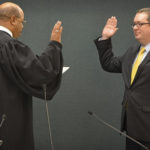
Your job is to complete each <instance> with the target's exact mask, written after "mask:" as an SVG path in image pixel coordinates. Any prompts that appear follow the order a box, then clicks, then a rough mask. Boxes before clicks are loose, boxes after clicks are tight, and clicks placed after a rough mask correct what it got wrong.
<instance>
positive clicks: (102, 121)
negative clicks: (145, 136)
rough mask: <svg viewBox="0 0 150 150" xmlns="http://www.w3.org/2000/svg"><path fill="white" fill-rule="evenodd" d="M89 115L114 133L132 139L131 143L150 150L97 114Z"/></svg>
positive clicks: (89, 112) (90, 113) (91, 113)
mask: <svg viewBox="0 0 150 150" xmlns="http://www.w3.org/2000/svg"><path fill="white" fill-rule="evenodd" d="M88 114H89V115H91V116H94V117H95V118H96V120H97V121H98V122H100V123H102V124H104V125H106V126H107V127H109V128H111V129H113V130H114V131H116V132H118V133H119V134H121V135H123V136H125V137H126V138H128V139H130V140H131V141H133V142H135V143H136V144H138V145H140V146H141V147H143V148H144V149H145V150H149V149H148V147H146V146H145V145H143V144H142V143H140V142H139V141H137V140H135V139H134V138H132V137H131V136H129V135H127V134H125V133H124V132H121V131H120V130H118V129H117V128H115V127H113V126H112V125H110V124H109V123H107V122H105V121H104V120H102V119H101V118H100V117H98V116H97V115H96V114H95V113H93V112H92V111H88Z"/></svg>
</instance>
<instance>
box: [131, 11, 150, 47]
mask: <svg viewBox="0 0 150 150" xmlns="http://www.w3.org/2000/svg"><path fill="white" fill-rule="evenodd" d="M147 18H148V14H147V13H137V14H136V15H135V17H134V21H133V32H134V36H135V38H136V40H137V41H139V42H140V43H141V44H143V45H146V44H148V43H149V42H150V23H149V22H148V20H147Z"/></svg>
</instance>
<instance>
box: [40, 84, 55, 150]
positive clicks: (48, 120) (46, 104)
mask: <svg viewBox="0 0 150 150" xmlns="http://www.w3.org/2000/svg"><path fill="white" fill-rule="evenodd" d="M42 87H43V91H44V99H45V107H46V114H47V122H48V129H49V130H48V131H49V138H50V143H51V148H52V150H54V146H53V140H52V131H51V125H50V116H49V110H48V103H47V98H46V84H43V85H42Z"/></svg>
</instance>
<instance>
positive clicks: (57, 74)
mask: <svg viewBox="0 0 150 150" xmlns="http://www.w3.org/2000/svg"><path fill="white" fill-rule="evenodd" d="M61 49H62V45H61V44H60V43H58V42H55V41H51V42H50V43H49V44H48V46H47V48H46V49H45V50H44V51H43V52H42V54H41V55H40V56H37V55H35V54H34V53H33V52H32V51H31V49H30V48H29V47H28V46H26V45H25V44H23V43H21V42H20V41H18V40H16V39H13V38H12V37H10V36H9V35H8V34H7V33H5V32H3V31H0V120H1V117H2V115H3V114H5V115H6V116H7V117H6V120H5V121H4V123H3V125H2V127H1V128H0V139H1V140H3V145H2V146H1V147H0V150H34V140H33V127H32V96H36V97H39V98H44V92H43V88H42V86H43V84H45V85H46V86H47V99H49V100H50V99H52V97H53V96H54V95H55V93H56V92H57V90H58V89H59V86H60V81H61V75H62V67H63V58H62V53H61Z"/></svg>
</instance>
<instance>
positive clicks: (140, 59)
mask: <svg viewBox="0 0 150 150" xmlns="http://www.w3.org/2000/svg"><path fill="white" fill-rule="evenodd" d="M144 51H145V48H144V47H142V48H141V49H140V52H139V54H138V56H137V59H136V61H135V63H134V65H133V67H132V73H131V84H132V82H133V80H134V77H135V75H136V72H137V70H138V67H139V65H140V63H141V61H142V58H143V54H144Z"/></svg>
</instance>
